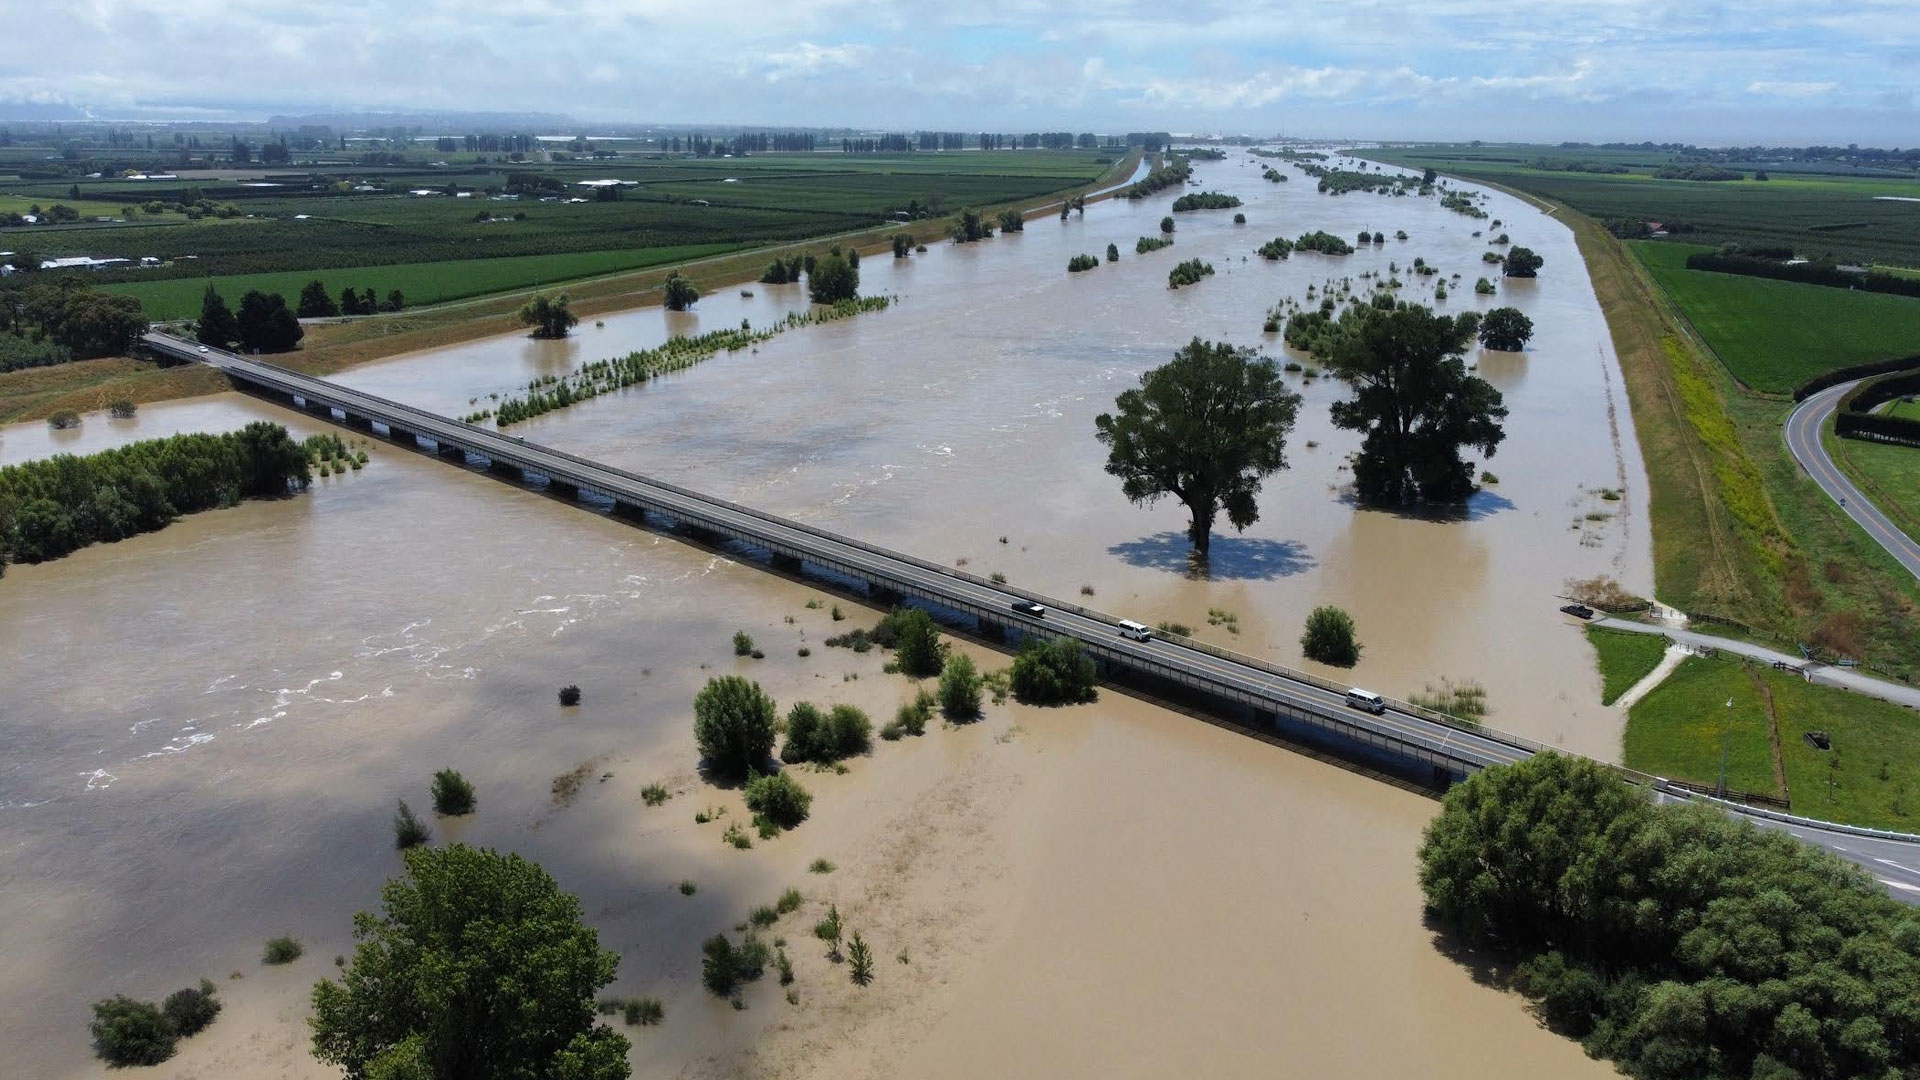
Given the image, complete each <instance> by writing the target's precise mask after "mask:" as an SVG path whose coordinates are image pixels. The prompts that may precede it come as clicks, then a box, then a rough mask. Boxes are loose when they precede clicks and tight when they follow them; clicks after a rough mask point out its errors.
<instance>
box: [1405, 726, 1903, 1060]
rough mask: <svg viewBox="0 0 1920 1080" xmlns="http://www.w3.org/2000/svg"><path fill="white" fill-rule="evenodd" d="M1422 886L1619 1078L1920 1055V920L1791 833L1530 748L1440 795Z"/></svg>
mask: <svg viewBox="0 0 1920 1080" xmlns="http://www.w3.org/2000/svg"><path fill="white" fill-rule="evenodd" d="M1420 883H1421V888H1422V889H1423V891H1424V892H1425V895H1426V899H1427V904H1428V906H1429V908H1430V909H1431V911H1432V912H1433V914H1434V915H1435V917H1436V918H1437V919H1438V921H1439V922H1440V923H1441V924H1443V925H1444V926H1446V927H1448V928H1449V929H1451V930H1452V931H1453V932H1455V933H1457V934H1458V935H1460V936H1461V937H1463V938H1465V939H1466V940H1467V941H1469V942H1471V943H1474V944H1478V945H1483V946H1487V947H1490V948H1492V949H1494V950H1497V951H1498V952H1500V953H1502V954H1504V955H1505V956H1507V957H1509V958H1511V959H1513V960H1515V961H1518V966H1517V968H1516V969H1515V983H1516V985H1517V986H1518V988H1519V989H1521V990H1522V991H1523V992H1524V993H1526V994H1527V995H1528V996H1529V997H1531V998H1533V1000H1534V1001H1535V1003H1536V1007H1537V1009H1538V1011H1539V1014H1540V1016H1541V1018H1542V1019H1543V1020H1544V1021H1546V1023H1547V1024H1548V1025H1549V1026H1550V1027H1552V1028H1553V1029H1554V1030H1556V1031H1559V1032H1561V1033H1562V1034H1565V1035H1569V1036H1571V1037H1574V1038H1577V1039H1580V1040H1581V1041H1582V1042H1583V1043H1584V1044H1585V1047H1586V1049H1587V1051H1588V1052H1589V1053H1591V1054H1593V1055H1594V1056H1596V1057H1603V1058H1610V1059H1612V1060H1614V1061H1615V1062H1616V1063H1618V1065H1619V1066H1620V1068H1621V1070H1622V1071H1623V1072H1625V1073H1626V1074H1627V1075H1629V1076H1633V1077H1637V1078H1640V1080H1682V1078H1689V1080H1690V1078H1695V1077H1710V1078H1729V1080H1731V1078H1740V1080H1747V1078H1752V1080H1789V1078H1803V1080H1829V1078H1834V1080H1837V1078H1840V1077H1892V1076H1911V1075H1914V1074H1915V1071H1916V1069H1920V917H1916V914H1915V912H1914V909H1913V908H1911V907H1908V906H1906V905H1903V904H1900V903H1899V902H1897V901H1895V900H1893V899H1892V898H1891V897H1889V896H1887V895H1886V894H1885V893H1884V892H1883V891H1881V890H1880V889H1879V887H1878V886H1877V885H1876V883H1875V882H1874V881H1873V880H1872V879H1871V878H1870V877H1869V876H1868V875H1867V874H1866V873H1865V872H1864V871H1862V870H1860V869H1859V868H1858V867H1855V866H1853V865H1851V864H1848V863H1845V862H1842V861H1841V860H1840V859H1839V858H1838V857H1836V856H1833V855H1830V854H1828V853H1826V852H1823V851H1820V850H1818V849H1816V848H1813V847H1810V846H1808V845H1806V844H1804V843H1802V842H1800V841H1799V840H1796V839H1795V838H1794V837H1792V836H1790V835H1788V834H1787V833H1784V832H1780V831H1778V830H1772V829H1756V828H1754V827H1753V826H1752V825H1750V824H1748V823H1746V822H1743V821H1736V820H1733V819H1732V818H1730V817H1729V816H1728V815H1726V814H1725V813H1724V812H1722V811H1720V810H1718V809H1715V808H1713V807H1711V806H1707V805H1701V804H1690V805H1685V806H1659V805H1655V804H1653V803H1652V802H1651V801H1650V800H1649V799H1648V798H1647V797H1646V796H1645V795H1644V793H1641V792H1639V791H1636V790H1634V789H1633V788H1631V787H1629V786H1628V785H1626V784H1625V783H1623V782H1622V781H1620V780H1619V779H1617V778H1615V777H1614V776H1613V775H1612V774H1611V773H1609V772H1608V771H1607V770H1606V768H1605V767H1604V766H1601V765H1599V764H1596V763H1594V762H1591V761H1587V760H1585V759H1576V758H1568V757H1562V756H1560V755H1556V754H1541V755H1538V756H1535V757H1534V758H1532V759H1530V760H1528V761H1525V762H1522V763H1520V764H1518V765H1513V766H1508V767H1502V768H1492V769H1487V770H1485V771H1483V772H1481V773H1479V774H1477V775H1475V776H1474V777H1473V778H1471V779H1469V780H1468V781H1467V782H1466V783H1464V784H1461V785H1458V786H1456V787H1455V788H1454V789H1453V790H1452V791H1451V792H1449V793H1448V794H1447V797H1446V801H1445V803H1444V805H1443V808H1442V810H1441V813H1440V816H1439V817H1437V818H1435V819H1434V821H1433V823H1432V824H1431V825H1430V826H1428V829H1427V833H1426V838H1425V841H1424V843H1423V844H1422V846H1421V850H1420Z"/></svg>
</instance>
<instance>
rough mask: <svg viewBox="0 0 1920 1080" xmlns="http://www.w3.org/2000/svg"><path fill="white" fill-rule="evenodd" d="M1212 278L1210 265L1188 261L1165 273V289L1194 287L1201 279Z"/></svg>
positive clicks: (1195, 260)
mask: <svg viewBox="0 0 1920 1080" xmlns="http://www.w3.org/2000/svg"><path fill="white" fill-rule="evenodd" d="M1212 276H1213V264H1212V263H1210V262H1205V261H1203V260H1200V259H1188V260H1187V261H1186V262H1183V263H1180V264H1179V265H1177V266H1175V267H1174V268H1173V269H1172V270H1170V271H1168V272H1167V288H1169V289H1177V288H1179V287H1180V286H1182V285H1196V284H1199V282H1200V279H1201V278H1207V277H1212Z"/></svg>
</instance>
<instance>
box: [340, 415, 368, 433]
mask: <svg viewBox="0 0 1920 1080" xmlns="http://www.w3.org/2000/svg"><path fill="white" fill-rule="evenodd" d="M339 423H340V426H341V427H350V428H353V429H354V430H355V431H372V430H373V421H372V420H369V419H367V418H366V417H364V416H360V415H357V414H355V413H350V412H342V413H341V414H340V420H339Z"/></svg>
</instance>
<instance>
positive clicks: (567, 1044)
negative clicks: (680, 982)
mask: <svg viewBox="0 0 1920 1080" xmlns="http://www.w3.org/2000/svg"><path fill="white" fill-rule="evenodd" d="M403 858H404V859H405V860H406V866H407V870H406V874H405V875H404V876H402V877H397V878H393V879H390V880H389V881H388V882H387V883H386V885H385V887H383V888H382V889H381V892H380V910H379V912H377V913H376V912H370V911H363V912H360V913H359V914H357V915H355V916H354V919H353V933H354V937H356V938H358V939H359V942H360V944H359V945H358V946H357V947H356V948H355V950H354V956H353V962H352V963H351V964H349V965H348V966H347V969H346V971H345V972H344V973H343V974H342V975H341V977H340V980H339V981H338V982H335V981H334V980H332V979H323V980H321V981H320V982H319V983H318V984H317V985H315V986H314V988H313V1016H312V1017H311V1018H310V1019H309V1020H308V1024H309V1025H310V1026H311V1027H312V1029H313V1053H314V1056H315V1057H317V1058H319V1059H320V1060H321V1061H325V1062H327V1063H329V1064H333V1065H339V1066H342V1067H344V1068H345V1069H346V1070H347V1074H348V1075H349V1076H351V1077H356V1078H372V1077H409V1078H411V1077H431V1078H433V1080H561V1078H566V1080H589V1078H590V1080H624V1078H625V1077H626V1076H627V1075H628V1072H629V1070H628V1066H627V1040H626V1038H625V1037H624V1036H621V1035H618V1034H616V1033H614V1032H613V1031H612V1030H611V1029H609V1028H607V1027H605V1026H603V1025H598V1024H596V1023H595V1022H594V994H595V992H596V991H598V990H599V989H600V988H601V987H603V986H606V985H607V984H608V983H610V982H612V981H613V976H614V970H615V968H616V967H617V966H618V965H619V962H620V957H619V955H618V954H616V953H614V952H612V951H610V950H607V949H602V948H601V947H600V940H599V936H598V935H597V934H595V933H594V930H593V928H592V927H590V926H588V925H587V924H586V922H585V921H584V920H583V918H582V916H581V910H580V901H579V900H577V899H575V898H574V897H573V895H572V894H570V893H566V892H563V891H561V889H560V887H559V885H558V884H557V883H555V881H554V880H553V878H552V877H550V876H549V875H548V874H547V872H546V871H545V870H542V869H541V868H540V867H539V865H538V864H536V863H533V862H530V861H528V860H526V859H523V858H521V857H520V856H519V855H514V854H506V855H502V854H500V853H498V852H495V851H491V850H487V849H478V848H471V847H467V846H466V845H464V844H450V845H448V846H446V847H444V848H431V847H416V848H412V849H409V850H408V851H407V852H406V853H405V854H404V856H403Z"/></svg>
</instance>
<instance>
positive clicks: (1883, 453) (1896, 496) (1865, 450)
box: [1826, 403, 1920, 536]
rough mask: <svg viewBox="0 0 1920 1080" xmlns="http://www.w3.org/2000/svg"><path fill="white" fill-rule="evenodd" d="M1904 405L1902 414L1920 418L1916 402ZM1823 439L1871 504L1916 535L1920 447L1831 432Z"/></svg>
mask: <svg viewBox="0 0 1920 1080" xmlns="http://www.w3.org/2000/svg"><path fill="white" fill-rule="evenodd" d="M1897 404H1903V405H1904V403H1897ZM1904 407H1905V408H1906V409H1907V412H1906V413H1905V414H1903V415H1906V416H1907V417H1908V418H1910V419H1914V420H1920V406H1915V405H1904ZM1826 442H1827V447H1828V450H1829V452H1830V453H1831V454H1832V455H1833V457H1834V460H1835V461H1837V462H1839V464H1840V468H1841V469H1842V470H1844V471H1845V472H1846V473H1847V475H1848V476H1850V477H1852V479H1853V482H1854V483H1855V484H1857V485H1859V487H1860V490H1862V491H1864V492H1866V493H1867V497H1868V498H1870V499H1872V500H1873V503H1874V505H1875V506H1878V507H1879V508H1880V511H1881V512H1882V513H1884V514H1886V515H1887V516H1888V517H1889V518H1892V519H1893V523H1894V524H1895V525H1898V526H1899V527H1900V528H1901V529H1902V530H1904V531H1905V532H1906V533H1907V535H1909V536H1920V447H1913V446H1899V445H1896V444H1894V443H1882V442H1872V441H1869V440H1867V439H1843V438H1840V437H1839V436H1837V435H1831V434H1829V435H1828V436H1827V440H1826Z"/></svg>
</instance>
